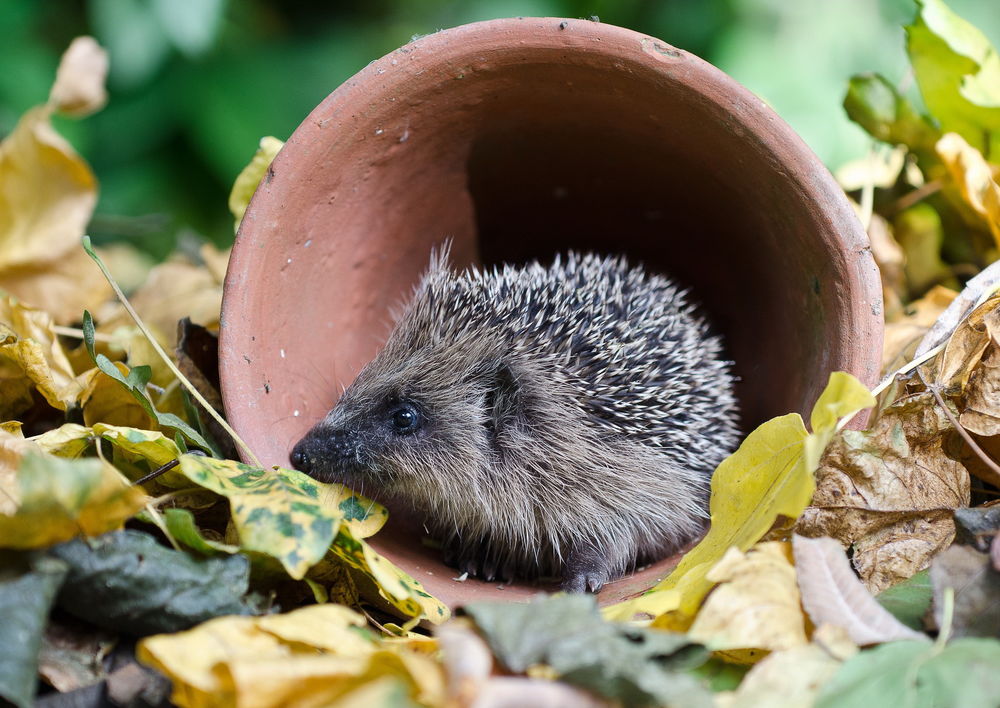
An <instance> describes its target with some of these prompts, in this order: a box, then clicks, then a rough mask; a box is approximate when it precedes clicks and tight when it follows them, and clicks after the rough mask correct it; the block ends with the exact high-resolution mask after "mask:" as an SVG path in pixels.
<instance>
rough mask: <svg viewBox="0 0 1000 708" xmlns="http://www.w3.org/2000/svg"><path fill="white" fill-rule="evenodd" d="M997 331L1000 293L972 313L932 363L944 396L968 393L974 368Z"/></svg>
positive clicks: (999, 326) (999, 319)
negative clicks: (967, 388)
mask: <svg viewBox="0 0 1000 708" xmlns="http://www.w3.org/2000/svg"><path fill="white" fill-rule="evenodd" d="M997 332H1000V294H997V295H993V296H992V297H990V298H989V299H987V300H986V301H985V302H984V303H983V304H982V305H980V306H979V307H977V308H975V309H974V310H973V311H972V312H971V313H969V316H968V317H967V318H965V319H964V320H963V321H962V322H961V323H960V324H959V325H958V327H957V328H956V329H955V331H954V332H953V333H952V335H951V337H949V338H948V343H947V344H946V345H945V347H944V351H943V352H941V354H940V355H939V356H938V358H937V359H936V360H934V362H933V363H932V366H931V368H932V369H933V370H934V381H935V383H936V384H937V385H938V386H939V390H940V391H941V393H945V394H948V395H953V396H957V395H961V394H963V393H964V392H965V386H966V384H967V383H968V381H969V377H970V376H971V375H972V371H973V369H975V368H976V365H977V364H978V363H979V361H980V360H981V359H982V358H983V354H984V353H985V352H986V348H987V347H988V346H989V345H990V341H991V339H992V337H993V335H995V334H996V333H997Z"/></svg>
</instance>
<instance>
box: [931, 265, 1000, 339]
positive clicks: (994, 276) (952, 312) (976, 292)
mask: <svg viewBox="0 0 1000 708" xmlns="http://www.w3.org/2000/svg"><path fill="white" fill-rule="evenodd" d="M998 286H1000V261H997V262H996V263H993V264H992V265H989V266H987V267H986V268H984V269H983V271H982V272H981V273H980V274H979V275H977V276H975V277H974V278H972V279H970V280H969V281H968V282H967V283H966V284H965V287H964V288H963V289H962V292H961V293H959V295H958V297H956V298H955V299H954V300H953V301H952V302H951V304H950V305H948V307H947V309H945V311H944V312H943V313H941V316H940V317H939V318H938V320H937V322H935V323H934V326H933V327H931V328H930V330H928V332H927V334H926V335H925V336H924V338H923V340H922V341H921V342H920V345H919V346H918V347H917V350H916V352H914V356H920V355H922V354H924V353H926V352H929V351H930V350H931V349H933V348H934V347H936V346H938V345H939V344H942V343H944V341H945V340H946V339H948V337H949V336H950V335H951V333H952V332H954V331H955V328H956V327H958V325H959V323H960V322H961V321H962V320H963V319H965V317H966V315H968V314H969V313H970V312H972V310H973V308H975V306H976V304H977V303H978V302H979V301H980V300H983V301H984V302H985V300H986V298H988V297H989V295H990V294H991V293H993V292H994V291H995V290H996V289H997V287H998Z"/></svg>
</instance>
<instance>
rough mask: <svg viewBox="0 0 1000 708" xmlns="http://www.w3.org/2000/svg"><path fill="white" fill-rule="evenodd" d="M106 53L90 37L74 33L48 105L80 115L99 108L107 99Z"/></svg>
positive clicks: (63, 111)
mask: <svg viewBox="0 0 1000 708" xmlns="http://www.w3.org/2000/svg"><path fill="white" fill-rule="evenodd" d="M107 75H108V53H107V52H106V51H104V49H102V48H101V46H100V45H99V44H98V43H97V42H96V41H94V38H93V37H77V38H76V39H74V40H73V41H72V42H71V43H70V45H69V48H68V49H67V50H66V52H65V53H64V54H63V56H62V60H61V61H60V62H59V70H58V71H57V72H56V82H55V84H53V85H52V91H51V92H50V93H49V105H50V106H52V107H53V108H54V109H55V110H57V111H59V112H60V113H64V114H66V115H71V116H76V117H82V116H85V115H89V114H91V113H94V112H95V111H99V110H101V108H103V107H104V104H105V103H107V101H108V92H107V90H105V88H104V79H105V78H106V77H107Z"/></svg>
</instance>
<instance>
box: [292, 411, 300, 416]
mask: <svg viewBox="0 0 1000 708" xmlns="http://www.w3.org/2000/svg"><path fill="white" fill-rule="evenodd" d="M292 415H294V416H295V417H296V418H298V417H299V412H298V410H296V411H295V412H294V413H292Z"/></svg>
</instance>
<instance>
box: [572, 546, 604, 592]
mask: <svg viewBox="0 0 1000 708" xmlns="http://www.w3.org/2000/svg"><path fill="white" fill-rule="evenodd" d="M614 566H615V563H614V562H613V560H612V559H611V557H610V556H609V555H608V554H606V553H602V552H601V551H600V550H599V549H597V548H594V547H593V546H583V547H580V548H574V549H573V550H572V551H570V553H569V556H568V557H567V558H566V565H565V566H564V568H563V580H562V584H561V585H560V587H561V588H562V589H563V590H565V591H566V592H595V593H596V592H599V591H600V589H601V588H602V587H604V584H605V583H606V582H608V581H609V580H614V579H615V577H617V575H616V573H615V569H614Z"/></svg>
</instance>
